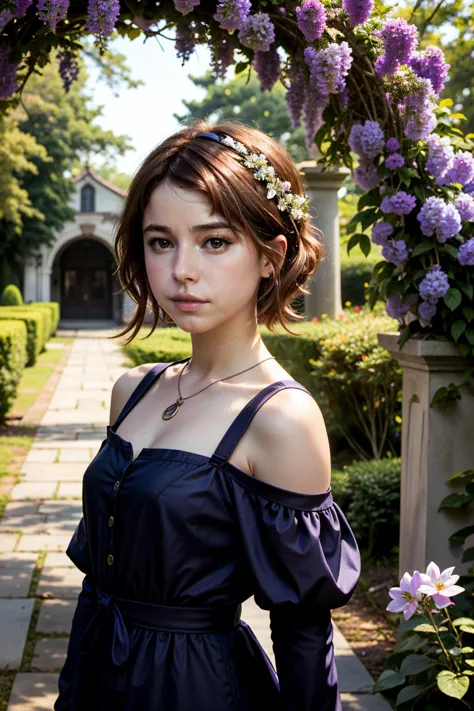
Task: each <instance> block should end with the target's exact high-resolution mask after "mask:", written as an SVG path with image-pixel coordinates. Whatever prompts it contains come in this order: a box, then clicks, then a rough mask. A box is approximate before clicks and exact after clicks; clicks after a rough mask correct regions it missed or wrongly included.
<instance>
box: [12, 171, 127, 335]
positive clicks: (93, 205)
mask: <svg viewBox="0 0 474 711" xmlns="http://www.w3.org/2000/svg"><path fill="white" fill-rule="evenodd" d="M75 184H76V191H75V193H74V194H73V195H72V197H71V200H70V205H71V207H72V208H73V210H74V212H75V219H74V221H68V222H66V223H65V225H64V227H63V229H62V230H61V231H60V232H58V233H57V235H56V241H55V242H54V244H53V245H52V246H51V247H45V246H43V247H41V248H40V250H39V252H38V254H35V255H30V256H29V257H28V258H27V259H26V261H25V267H24V282H23V285H24V286H23V297H24V300H25V301H26V302H28V301H58V302H59V304H60V315H61V320H62V321H69V320H73V321H93V320H100V321H111V322H112V321H113V322H116V323H121V322H123V321H125V320H127V318H128V317H129V316H130V314H131V313H132V311H133V308H134V304H133V302H132V301H131V299H130V298H129V297H128V296H127V295H126V294H119V293H118V292H119V291H120V283H119V280H118V277H117V275H116V274H115V273H114V272H115V270H116V262H115V256H114V236H115V224H116V220H117V217H118V215H119V212H120V209H121V206H122V202H123V198H124V197H125V195H126V191H124V190H121V189H120V188H118V187H117V186H115V185H112V184H111V183H109V182H107V181H106V180H104V179H103V178H101V177H100V176H99V175H97V174H96V173H94V171H93V170H92V169H91V168H90V167H89V166H88V165H86V167H85V168H84V170H83V171H82V172H81V173H80V175H78V176H77V177H76V178H75Z"/></svg>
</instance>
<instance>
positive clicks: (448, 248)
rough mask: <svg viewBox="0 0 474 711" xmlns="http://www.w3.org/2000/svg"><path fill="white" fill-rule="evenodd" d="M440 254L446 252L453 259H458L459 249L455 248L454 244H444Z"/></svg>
mask: <svg viewBox="0 0 474 711" xmlns="http://www.w3.org/2000/svg"><path fill="white" fill-rule="evenodd" d="M440 252H446V253H447V254H449V255H450V256H451V257H453V259H457V258H458V252H459V247H455V246H454V245H453V244H443V245H442V247H440Z"/></svg>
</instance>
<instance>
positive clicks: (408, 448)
mask: <svg viewBox="0 0 474 711" xmlns="http://www.w3.org/2000/svg"><path fill="white" fill-rule="evenodd" d="M378 340H379V343H380V345H381V346H382V347H383V348H386V349H387V350H388V351H389V352H390V353H391V354H392V356H393V357H394V358H396V359H397V360H398V361H399V363H400V366H401V368H402V369H403V405H402V411H403V424H402V473H401V476H402V478H401V502H400V568H399V573H400V577H401V576H402V575H403V574H404V573H405V572H407V571H408V572H409V573H410V575H412V574H413V571H414V570H419V571H420V572H423V573H424V572H425V570H426V566H427V565H428V563H430V561H432V560H433V561H434V562H435V563H437V564H438V565H439V567H440V568H441V570H444V569H445V568H448V567H451V566H453V565H454V566H456V570H455V571H454V572H455V573H457V574H458V575H461V574H465V573H467V571H468V569H469V567H470V565H472V563H461V562H460V560H461V556H462V550H463V546H461V545H458V544H456V545H454V544H452V543H450V542H449V540H448V539H449V537H450V536H451V534H452V533H454V531H456V530H459V529H460V528H464V527H465V526H469V525H472V524H474V511H473V509H472V508H468V509H457V511H456V512H455V514H453V512H451V511H438V508H439V505H440V503H441V501H442V499H444V498H445V496H447V495H448V494H451V493H455V492H463V491H465V489H464V487H465V484H466V481H465V482H464V483H462V484H461V483H459V484H457V485H456V486H454V485H453V484H446V480H447V479H448V477H450V476H452V475H453V474H456V472H460V471H464V470H466V469H473V468H474V437H473V435H472V423H473V420H474V396H473V395H472V394H470V393H469V391H468V390H467V388H462V390H461V393H462V399H461V400H458V401H456V404H455V405H454V407H453V408H452V409H449V410H443V409H441V408H440V407H438V406H436V405H435V406H434V407H430V403H431V400H432V398H433V395H434V394H435V392H436V391H437V390H438V388H440V387H442V386H443V385H449V383H456V384H461V383H462V380H463V374H464V372H465V371H466V370H467V368H468V367H472V366H473V365H474V363H473V360H472V359H470V360H467V359H466V358H463V357H462V356H461V355H460V354H459V351H458V350H457V348H456V346H455V345H454V344H453V343H449V342H447V341H434V340H432V341H429V340H424V341H423V340H419V339H412V340H409V341H407V342H406V343H405V345H404V346H403V349H402V351H400V348H399V346H398V344H397V340H398V334H397V333H383V334H382V333H381V334H379V335H378ZM473 544H474V536H472V535H471V536H469V537H468V538H467V539H466V543H465V544H464V545H465V547H470V546H472V545H473Z"/></svg>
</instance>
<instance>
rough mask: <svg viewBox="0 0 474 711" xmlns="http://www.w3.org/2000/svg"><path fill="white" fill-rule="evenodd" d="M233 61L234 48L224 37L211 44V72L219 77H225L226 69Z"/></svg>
mask: <svg viewBox="0 0 474 711" xmlns="http://www.w3.org/2000/svg"><path fill="white" fill-rule="evenodd" d="M233 63H234V48H233V47H232V45H231V44H230V42H228V40H227V38H226V37H222V38H221V39H220V41H219V42H217V43H214V44H213V46H212V54H211V66H212V72H213V74H215V75H216V76H218V77H219V78H220V79H225V78H226V74H227V69H228V68H229V67H230V66H231V65H232V64H233Z"/></svg>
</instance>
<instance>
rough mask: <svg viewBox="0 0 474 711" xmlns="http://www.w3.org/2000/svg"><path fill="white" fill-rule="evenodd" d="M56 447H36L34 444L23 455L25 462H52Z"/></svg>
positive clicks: (54, 457) (56, 451)
mask: <svg viewBox="0 0 474 711" xmlns="http://www.w3.org/2000/svg"><path fill="white" fill-rule="evenodd" d="M57 453H58V450H57V449H51V448H50V449H37V448H36V447H35V446H34V445H33V447H32V448H31V449H30V451H29V452H28V454H27V455H26V457H25V462H26V463H29V462H51V463H52V462H54V460H55V459H56V455H57Z"/></svg>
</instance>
